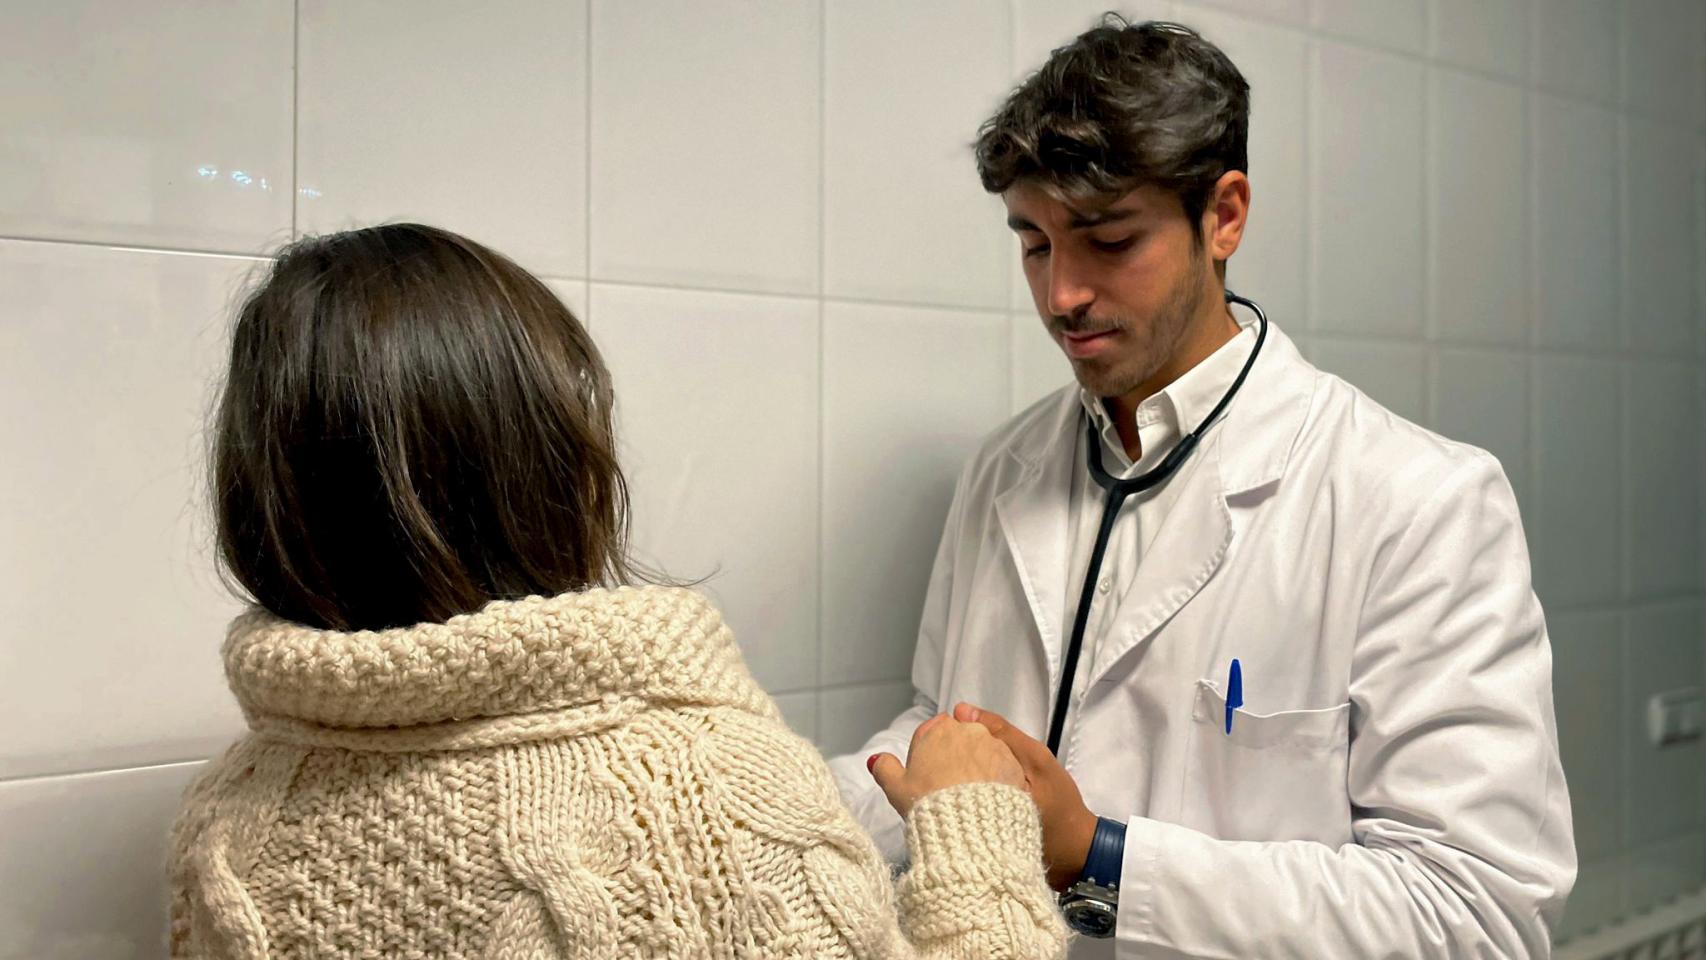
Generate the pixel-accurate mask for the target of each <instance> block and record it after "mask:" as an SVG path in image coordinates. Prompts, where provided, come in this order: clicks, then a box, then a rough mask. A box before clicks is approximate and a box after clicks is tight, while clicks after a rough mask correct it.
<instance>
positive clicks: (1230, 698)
mask: <svg viewBox="0 0 1706 960" xmlns="http://www.w3.org/2000/svg"><path fill="white" fill-rule="evenodd" d="M1243 705H1244V670H1243V668H1242V667H1240V666H1239V665H1238V658H1237V657H1234V658H1232V669H1231V670H1229V671H1227V674H1226V735H1227V736H1229V737H1230V736H1232V711H1234V710H1236V709H1238V708H1239V707H1242V706H1243Z"/></svg>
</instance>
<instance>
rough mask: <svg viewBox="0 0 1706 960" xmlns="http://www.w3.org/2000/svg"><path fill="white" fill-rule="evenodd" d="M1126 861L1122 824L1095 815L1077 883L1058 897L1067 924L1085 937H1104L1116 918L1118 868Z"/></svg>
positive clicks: (1111, 929) (1108, 934)
mask: <svg viewBox="0 0 1706 960" xmlns="http://www.w3.org/2000/svg"><path fill="white" fill-rule="evenodd" d="M1124 860H1125V824H1123V823H1120V822H1119V821H1117V820H1109V819H1108V818H1107V817H1098V818H1097V820H1096V833H1095V835H1094V836H1093V837H1091V839H1090V852H1089V854H1088V855H1087V856H1086V857H1085V858H1084V871H1083V872H1082V873H1081V874H1079V875H1078V882H1076V883H1074V884H1073V885H1072V886H1070V887H1067V888H1066V892H1065V893H1063V894H1061V896H1060V912H1061V914H1062V915H1063V916H1064V917H1065V918H1066V925H1067V926H1069V927H1071V928H1072V929H1074V930H1076V931H1078V932H1079V933H1081V934H1083V935H1084V936H1086V937H1092V938H1094V939H1097V940H1105V939H1107V938H1108V937H1111V936H1113V935H1114V927H1115V925H1116V924H1117V922H1118V920H1119V905H1120V868H1121V866H1122V865H1123V861H1124Z"/></svg>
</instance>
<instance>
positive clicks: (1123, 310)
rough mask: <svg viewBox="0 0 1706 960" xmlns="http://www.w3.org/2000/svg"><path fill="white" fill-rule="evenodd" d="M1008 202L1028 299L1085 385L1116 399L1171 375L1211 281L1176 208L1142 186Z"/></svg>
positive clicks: (1019, 194) (1163, 194) (1020, 188)
mask: <svg viewBox="0 0 1706 960" xmlns="http://www.w3.org/2000/svg"><path fill="white" fill-rule="evenodd" d="M1002 199H1003V200H1004V201H1005V202H1006V204H1007V215H1008V217H1007V223H1008V225H1009V226H1011V227H1012V228H1013V230H1014V232H1015V233H1017V234H1018V235H1019V245H1020V257H1021V260H1022V262H1023V264H1024V269H1025V280H1026V282H1028V283H1029V284H1030V287H1031V299H1032V301H1033V302H1035V304H1036V307H1037V313H1038V314H1040V315H1041V316H1042V318H1043V323H1044V324H1045V325H1046V326H1047V328H1048V332H1049V335H1050V336H1052V337H1053V338H1054V340H1055V342H1056V343H1057V344H1059V345H1060V348H1061V350H1062V351H1063V352H1064V353H1065V354H1066V356H1067V359H1069V360H1071V361H1072V370H1073V372H1074V374H1075V375H1076V376H1077V377H1078V382H1079V383H1080V384H1081V385H1082V386H1083V387H1084V388H1085V389H1086V390H1089V391H1090V392H1091V393H1093V394H1095V395H1096V396H1099V397H1119V396H1124V395H1126V394H1129V393H1131V392H1132V391H1134V390H1137V389H1138V388H1139V387H1143V386H1145V385H1150V384H1151V381H1152V380H1153V379H1154V378H1155V377H1156V375H1157V374H1158V373H1162V372H1164V371H1169V370H1171V367H1172V362H1173V360H1174V357H1175V354H1177V353H1178V352H1179V348H1180V344H1181V343H1182V342H1183V341H1184V340H1185V339H1186V334H1187V333H1188V332H1189V331H1190V329H1191V326H1192V322H1193V320H1194V318H1196V317H1197V315H1198V314H1200V313H1201V312H1202V310H1201V307H1202V304H1203V299H1204V297H1205V296H1206V295H1207V292H1208V290H1209V289H1210V288H1211V277H1212V275H1213V271H1212V267H1211V266H1210V264H1209V261H1208V258H1207V256H1206V255H1205V254H1204V251H1203V248H1202V246H1201V244H1200V243H1198V242H1197V241H1196V231H1197V229H1198V225H1197V224H1195V223H1192V222H1190V221H1189V220H1187V219H1186V218H1185V213H1184V208H1183V207H1182V206H1181V205H1180V203H1179V199H1178V198H1177V197H1175V196H1173V195H1172V194H1171V193H1168V192H1167V191H1165V190H1162V189H1160V188H1158V187H1153V186H1143V187H1139V188H1137V189H1135V190H1133V191H1131V192H1130V193H1127V194H1124V195H1123V196H1117V197H1111V198H1106V199H1103V200H1101V201H1097V202H1094V203H1088V204H1085V205H1077V204H1074V205H1072V206H1069V205H1068V204H1067V203H1065V202H1063V201H1061V200H1057V199H1055V198H1054V197H1051V196H1049V195H1048V193H1046V192H1045V191H1044V190H1043V189H1042V188H1040V187H1038V186H1037V185H1036V184H1034V183H1025V182H1021V183H1019V184H1015V185H1014V186H1013V187H1012V188H1010V189H1009V190H1007V192H1006V193H1004V194H1002ZM1173 375H1174V376H1176V375H1177V371H1173ZM1151 389H1153V386H1151Z"/></svg>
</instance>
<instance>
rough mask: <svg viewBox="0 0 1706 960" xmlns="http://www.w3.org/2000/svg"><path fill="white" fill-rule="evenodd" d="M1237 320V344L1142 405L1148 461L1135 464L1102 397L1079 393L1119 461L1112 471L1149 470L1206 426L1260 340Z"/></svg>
mask: <svg viewBox="0 0 1706 960" xmlns="http://www.w3.org/2000/svg"><path fill="white" fill-rule="evenodd" d="M1233 317H1234V318H1235V319H1237V320H1238V321H1239V326H1240V327H1241V329H1240V330H1239V331H1238V333H1237V334H1235V335H1233V337H1232V339H1231V340H1228V341H1226V342H1225V343H1223V344H1221V345H1220V347H1219V349H1217V350H1215V351H1214V352H1213V353H1211V354H1209V355H1208V356H1207V357H1206V358H1204V359H1203V361H1202V362H1201V363H1198V364H1197V365H1196V366H1194V367H1192V368H1191V369H1189V370H1186V371H1185V372H1184V373H1183V374H1182V375H1180V377H1179V378H1178V379H1177V380H1174V381H1173V382H1172V383H1169V384H1168V385H1167V386H1165V387H1162V388H1161V389H1160V390H1158V391H1156V392H1155V393H1154V394H1151V395H1150V396H1149V397H1147V398H1146V399H1144V400H1143V401H1142V402H1141V403H1139V404H1138V405H1137V412H1136V420H1137V436H1138V442H1139V443H1140V444H1141V445H1142V447H1143V457H1142V459H1141V460H1139V461H1138V463H1137V464H1135V465H1134V464H1133V463H1132V462H1131V460H1130V459H1129V458H1128V457H1126V455H1125V445H1124V444H1123V443H1122V442H1121V441H1120V436H1119V431H1118V430H1117V429H1116V428H1115V426H1114V420H1113V417H1112V416H1111V415H1110V414H1109V413H1108V410H1107V405H1106V404H1104V403H1103V402H1102V398H1101V397H1098V396H1096V395H1094V394H1092V393H1090V391H1088V390H1085V389H1083V388H1080V389H1079V391H1078V400H1079V403H1080V404H1082V405H1083V407H1084V410H1085V412H1087V413H1088V414H1089V415H1090V418H1091V421H1092V422H1093V423H1095V424H1096V432H1097V433H1098V434H1099V435H1100V436H1101V438H1102V443H1103V446H1104V448H1105V450H1106V451H1107V452H1109V453H1112V454H1115V455H1116V459H1115V461H1114V463H1113V464H1109V466H1110V467H1112V466H1114V464H1117V465H1118V468H1119V469H1118V470H1117V471H1114V472H1118V473H1127V472H1130V470H1131V468H1132V467H1133V466H1142V467H1143V468H1144V469H1148V468H1149V467H1150V466H1153V465H1154V464H1156V463H1158V462H1160V458H1161V457H1164V456H1166V454H1167V451H1168V450H1171V449H1172V448H1173V446H1174V445H1175V444H1177V443H1178V442H1179V440H1180V438H1182V437H1183V436H1184V435H1185V433H1186V432H1188V431H1191V430H1195V429H1197V428H1198V427H1200V426H1201V425H1202V422H1203V420H1204V419H1205V418H1207V417H1208V415H1209V413H1210V411H1212V410H1213V409H1214V406H1215V404H1217V403H1219V402H1220V398H1221V397H1223V396H1225V395H1226V390H1227V388H1229V387H1231V386H1232V381H1233V380H1236V379H1237V378H1238V371H1239V370H1241V369H1243V367H1244V361H1245V359H1246V358H1248V357H1249V354H1250V348H1251V345H1252V344H1254V342H1255V338H1256V333H1255V330H1254V329H1253V327H1252V325H1251V324H1250V323H1248V322H1245V320H1244V318H1243V317H1240V316H1239V315H1238V313H1236V312H1235V313H1234V314H1233Z"/></svg>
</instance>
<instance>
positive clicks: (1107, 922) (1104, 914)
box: [1060, 880, 1120, 940]
mask: <svg viewBox="0 0 1706 960" xmlns="http://www.w3.org/2000/svg"><path fill="white" fill-rule="evenodd" d="M1119 904H1120V888H1119V887H1117V886H1114V887H1104V886H1102V885H1100V884H1096V883H1091V882H1090V881H1088V880H1080V881H1078V882H1077V883H1075V884H1073V885H1072V886H1070V887H1067V888H1066V892H1065V893H1063V894H1061V895H1060V912H1061V913H1062V914H1063V915H1064V916H1065V917H1066V925H1067V926H1069V927H1071V928H1072V929H1074V930H1076V931H1078V932H1079V933H1082V934H1083V935H1085V936H1086V937H1093V938H1095V939H1097V940H1105V939H1107V938H1108V937H1111V936H1113V935H1114V925H1115V924H1116V923H1117V922H1118V920H1119V915H1120V914H1119Z"/></svg>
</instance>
